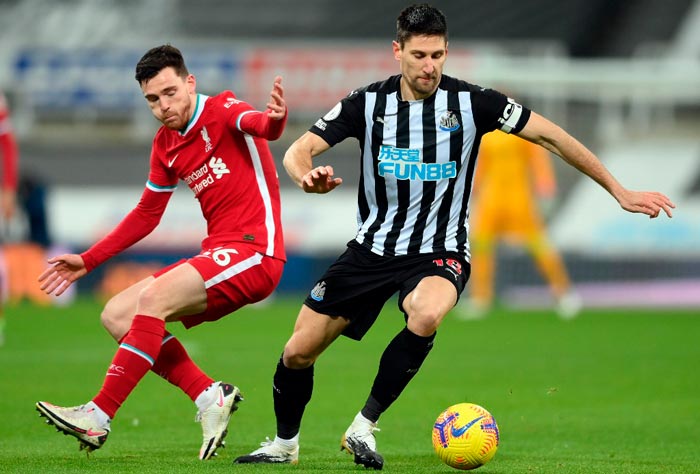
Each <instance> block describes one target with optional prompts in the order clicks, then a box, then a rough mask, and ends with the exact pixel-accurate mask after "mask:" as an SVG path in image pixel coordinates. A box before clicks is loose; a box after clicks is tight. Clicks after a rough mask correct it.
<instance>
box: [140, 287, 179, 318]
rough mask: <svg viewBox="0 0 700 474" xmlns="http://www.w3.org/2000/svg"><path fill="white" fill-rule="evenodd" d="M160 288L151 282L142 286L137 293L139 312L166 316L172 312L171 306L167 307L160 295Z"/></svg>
mask: <svg viewBox="0 0 700 474" xmlns="http://www.w3.org/2000/svg"><path fill="white" fill-rule="evenodd" d="M162 296H163V295H162V290H161V289H159V288H157V285H155V284H153V283H151V284H149V285H147V286H146V287H144V288H143V289H142V290H141V291H140V292H139V295H138V299H137V305H136V306H137V310H138V312H139V314H147V315H149V316H156V315H157V316H158V317H162V318H166V317H167V316H169V315H170V313H171V312H172V308H169V307H167V304H164V303H167V301H165V300H164V299H163V297H162Z"/></svg>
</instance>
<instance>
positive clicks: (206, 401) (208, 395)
mask: <svg viewBox="0 0 700 474" xmlns="http://www.w3.org/2000/svg"><path fill="white" fill-rule="evenodd" d="M219 383H220V382H214V383H213V384H211V385H209V386H208V387H207V388H205V389H204V390H203V391H202V393H200V394H199V395H197V398H195V400H194V403H195V405H197V408H199V409H200V410H204V409H206V408H207V407H208V406H209V405H211V404H212V403H214V401H216V389H217V388H219Z"/></svg>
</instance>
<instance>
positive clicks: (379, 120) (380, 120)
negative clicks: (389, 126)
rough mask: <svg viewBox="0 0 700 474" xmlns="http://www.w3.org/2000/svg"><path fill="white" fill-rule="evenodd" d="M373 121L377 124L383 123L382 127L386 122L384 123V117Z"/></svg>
mask: <svg viewBox="0 0 700 474" xmlns="http://www.w3.org/2000/svg"><path fill="white" fill-rule="evenodd" d="M374 120H376V121H377V122H379V123H383V124H384V125H386V122H385V121H384V117H377V118H376V119H374Z"/></svg>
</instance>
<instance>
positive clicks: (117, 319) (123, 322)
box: [100, 298, 134, 340]
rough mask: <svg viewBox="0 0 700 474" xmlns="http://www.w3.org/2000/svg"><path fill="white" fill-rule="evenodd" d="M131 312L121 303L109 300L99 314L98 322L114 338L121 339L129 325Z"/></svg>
mask: <svg viewBox="0 0 700 474" xmlns="http://www.w3.org/2000/svg"><path fill="white" fill-rule="evenodd" d="M133 316H134V315H133V314H132V312H130V311H127V310H126V308H124V307H123V306H122V305H120V304H118V303H117V302H115V301H114V298H112V299H111V300H109V301H108V302H107V304H106V305H105V307H104V308H103V310H102V313H101V314H100V322H101V323H102V325H103V326H104V327H105V329H107V331H108V332H109V333H110V334H111V335H112V337H114V338H115V339H116V340H119V339H121V338H122V337H123V336H124V335H125V334H126V333H127V332H128V331H129V327H130V326H131V320H132V319H133Z"/></svg>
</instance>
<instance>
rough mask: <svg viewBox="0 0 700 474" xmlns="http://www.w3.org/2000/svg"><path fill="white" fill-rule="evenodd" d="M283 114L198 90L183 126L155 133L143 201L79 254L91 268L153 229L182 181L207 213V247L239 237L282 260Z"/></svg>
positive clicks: (224, 94) (230, 95) (227, 94)
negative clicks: (277, 143)
mask: <svg viewBox="0 0 700 474" xmlns="http://www.w3.org/2000/svg"><path fill="white" fill-rule="evenodd" d="M285 122H286V119H285V120H279V121H275V120H272V119H270V118H269V117H268V115H267V114H266V113H263V112H259V111H256V110H254V109H253V108H252V107H251V106H250V105H249V104H247V103H245V102H242V101H240V100H238V99H236V97H235V95H234V94H233V92H230V91H225V92H222V93H221V94H219V95H217V96H215V97H208V96H205V95H202V94H198V95H197V104H196V107H195V111H194V114H193V115H192V117H191V118H190V121H189V123H188V124H187V127H186V128H185V130H181V131H176V130H171V129H169V128H167V127H165V126H163V127H161V128H160V129H159V130H158V132H157V133H156V136H155V137H154V139H153V148H152V151H151V160H150V172H149V175H148V181H147V183H146V189H145V190H144V193H143V195H142V197H141V201H140V202H139V204H138V205H137V207H136V208H135V209H134V210H133V211H131V212H130V213H129V214H128V215H127V216H126V217H125V218H124V220H123V221H122V222H121V223H120V224H119V225H118V226H117V228H115V229H114V230H113V231H112V232H111V233H110V234H109V235H108V236H107V237H105V238H104V239H102V240H101V241H100V242H98V243H97V244H95V245H94V246H93V247H92V248H90V249H89V250H88V251H87V252H85V253H84V254H83V255H82V256H83V260H84V261H85V265H86V267H87V269H88V270H91V269H93V268H94V267H95V266H97V265H99V264H100V263H102V262H103V261H105V260H106V259H107V258H109V257H111V256H113V255H116V254H117V253H119V252H121V251H122V250H124V249H126V248H127V247H129V246H131V245H132V244H134V243H136V242H137V241H139V240H141V239H142V238H143V237H145V236H146V235H148V234H149V233H150V232H151V231H152V230H153V229H154V228H155V227H156V226H157V225H158V222H160V218H161V216H162V215H163V212H164V211H165V208H166V205H167V202H168V200H169V198H170V196H171V194H172V192H173V191H174V190H175V188H176V187H177V185H178V183H179V181H184V182H185V183H186V184H187V185H188V186H189V188H190V189H191V190H192V192H193V193H194V197H195V198H196V199H197V200H198V201H199V204H200V207H201V209H202V214H203V215H204V218H205V219H206V222H207V234H208V236H207V238H206V239H204V241H203V242H202V248H203V249H210V248H215V247H217V246H220V245H223V244H225V243H230V242H242V243H246V244H248V245H250V246H252V247H253V248H255V249H256V251H258V252H260V253H261V254H263V255H267V256H270V257H275V258H278V259H280V260H285V259H286V256H285V252H284V240H283V236H282V223H281V211H280V193H279V181H278V178H277V170H276V167H275V163H274V160H273V157H272V153H271V152H270V149H269V146H268V142H267V140H274V139H277V138H278V137H279V136H280V135H281V134H282V130H283V129H284V125H285Z"/></svg>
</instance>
